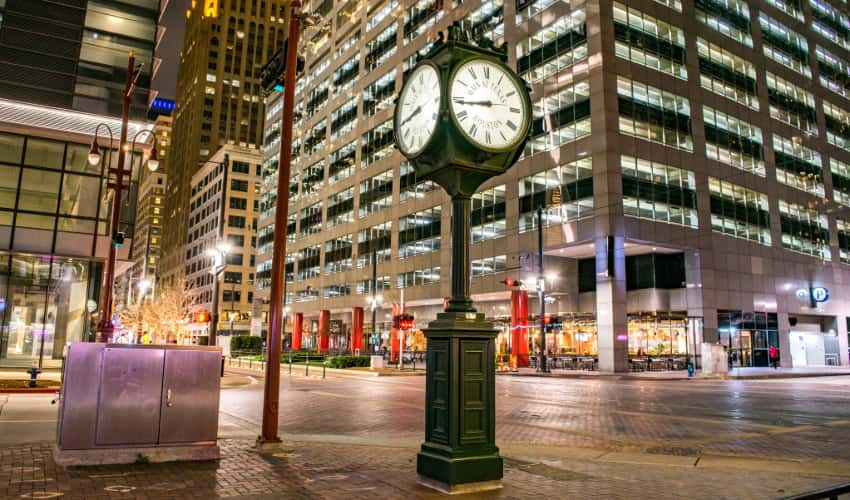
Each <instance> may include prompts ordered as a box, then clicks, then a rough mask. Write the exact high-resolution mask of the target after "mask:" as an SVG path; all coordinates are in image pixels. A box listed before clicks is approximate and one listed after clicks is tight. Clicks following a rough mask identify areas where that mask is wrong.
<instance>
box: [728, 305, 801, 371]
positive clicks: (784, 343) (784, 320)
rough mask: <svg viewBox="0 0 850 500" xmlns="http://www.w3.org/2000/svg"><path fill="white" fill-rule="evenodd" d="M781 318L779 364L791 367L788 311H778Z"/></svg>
mask: <svg viewBox="0 0 850 500" xmlns="http://www.w3.org/2000/svg"><path fill="white" fill-rule="evenodd" d="M777 319H778V320H779V366H781V367H782V368H791V367H792V366H793V364H792V363H791V342H790V339H791V337H790V335H791V323H790V321H789V315H788V313H784V312H781V313H778V314H777ZM730 368H731V367H730Z"/></svg>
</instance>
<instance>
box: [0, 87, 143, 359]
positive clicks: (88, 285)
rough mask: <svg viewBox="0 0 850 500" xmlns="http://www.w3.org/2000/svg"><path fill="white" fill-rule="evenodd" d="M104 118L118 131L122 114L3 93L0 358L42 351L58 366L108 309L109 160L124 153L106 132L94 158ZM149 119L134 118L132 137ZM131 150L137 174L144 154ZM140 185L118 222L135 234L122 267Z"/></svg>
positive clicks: (0, 128) (121, 256)
mask: <svg viewBox="0 0 850 500" xmlns="http://www.w3.org/2000/svg"><path fill="white" fill-rule="evenodd" d="M98 123H104V124H105V125H106V126H107V127H109V128H110V129H111V130H112V132H113V134H115V136H116V137H117V135H118V133H119V130H120V122H119V121H118V120H114V119H110V118H108V117H103V116H98V115H85V114H82V113H74V112H69V111H64V110H59V109H55V108H45V107H40V106H33V105H28V104H22V103H16V102H12V101H5V100H0V365H15V366H17V365H26V366H29V364H30V363H31V362H32V361H33V360H36V359H39V358H40V357H43V359H44V360H45V363H46V365H49V364H50V362H51V360H56V359H59V358H60V357H61V355H62V350H63V348H64V346H65V344H66V343H68V342H73V341H80V340H85V339H87V338H88V336H89V334H90V332H91V328H90V327H91V325H92V323H93V320H95V319H97V315H98V314H100V311H99V310H98V307H99V306H98V304H99V302H100V297H99V293H100V285H101V283H100V281H101V279H102V269H103V263H104V260H105V258H106V256H107V254H108V250H109V239H110V238H109V234H110V231H109V214H110V211H111V200H112V196H111V193H112V191H111V190H108V189H107V186H106V176H105V168H106V165H107V164H109V163H110V162H111V164H113V165H114V164H115V161H116V159H117V154H116V151H115V150H114V149H110V148H109V147H108V146H109V138H108V136H107V137H106V138H103V137H101V139H100V144H101V152H102V155H103V158H104V159H103V161H102V162H101V164H98V165H95V166H92V165H90V164H89V162H88V151H89V147H90V144H91V140H92V135H93V132H94V130H95V127H96V126H97V124H98ZM143 127H144V125H143V124H141V123H137V122H131V125H130V135H131V137H132V136H133V135H135V133H137V132H138V131H139V130H141V129H142V128H143ZM104 130H105V128H104V127H101V131H104ZM132 158H133V159H132V162H127V163H132V164H133V176H134V177H135V175H137V172H138V165H139V162H140V155H139V154H134V155H133V156H132ZM125 168H126V167H125ZM134 184H135V181H133V182H132V183H131V190H130V191H125V194H124V196H125V201H124V202H123V203H122V205H123V207H122V218H121V220H122V223H121V225H120V227H119V228H118V229H119V230H120V231H123V232H125V234H126V235H127V237H128V239H127V240H126V242H125V245H124V246H122V247H120V248H119V261H118V263H117V265H116V267H117V268H118V269H120V268H121V267H122V266H126V265H129V261H128V260H127V259H128V255H127V254H128V251H129V248H130V246H131V243H130V241H131V240H130V238H131V237H132V221H133V219H132V214H133V208H134V206H135V205H134V200H133V195H134V188H133V187H132V186H133V185H134Z"/></svg>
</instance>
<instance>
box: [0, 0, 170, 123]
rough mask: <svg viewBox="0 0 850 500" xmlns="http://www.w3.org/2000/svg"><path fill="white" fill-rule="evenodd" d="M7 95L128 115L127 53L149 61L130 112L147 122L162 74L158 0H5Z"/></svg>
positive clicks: (1, 79) (1, 10)
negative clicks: (157, 50) (154, 82)
mask: <svg viewBox="0 0 850 500" xmlns="http://www.w3.org/2000/svg"><path fill="white" fill-rule="evenodd" d="M2 4H3V5H0V16H2V24H0V63H2V64H0V97H2V98H5V99H12V100H17V101H23V102H28V103H33V104H40V105H47V106H54V107H59V108H66V109H74V110H77V111H83V112H87V113H96V114H101V115H108V116H120V115H121V106H122V103H121V94H122V92H123V90H124V80H125V75H126V73H127V57H128V55H129V53H130V52H131V51H132V52H135V54H136V60H137V62H139V63H143V67H142V69H141V73H140V75H139V79H138V80H137V87H136V92H135V93H134V94H133V107H132V111H131V116H132V117H133V118H135V119H142V118H143V117H144V116H145V112H146V110H147V106H148V90H147V89H148V88H150V81H151V75H152V74H153V72H154V71H155V67H154V59H153V49H154V45H155V41H156V33H157V17H158V13H159V0H50V1H47V0H6V1H5V2H2Z"/></svg>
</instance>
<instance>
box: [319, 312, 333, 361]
mask: <svg viewBox="0 0 850 500" xmlns="http://www.w3.org/2000/svg"><path fill="white" fill-rule="evenodd" d="M318 341H319V342H318V345H319V349H318V350H319V352H326V351H328V350H329V349H330V342H331V312H330V310H328V309H322V311H321V312H320V313H319V338H318Z"/></svg>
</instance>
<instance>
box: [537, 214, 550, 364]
mask: <svg viewBox="0 0 850 500" xmlns="http://www.w3.org/2000/svg"><path fill="white" fill-rule="evenodd" d="M537 265H538V267H539V269H540V275H539V276H538V278H537V300H538V301H540V362H539V363H538V365H537V371H539V372H548V371H549V366H548V364H547V363H546V297H545V295H546V292H545V290H544V289H543V283H544V280H545V279H546V278H545V277H544V275H543V207H539V208H538V209H537Z"/></svg>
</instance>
